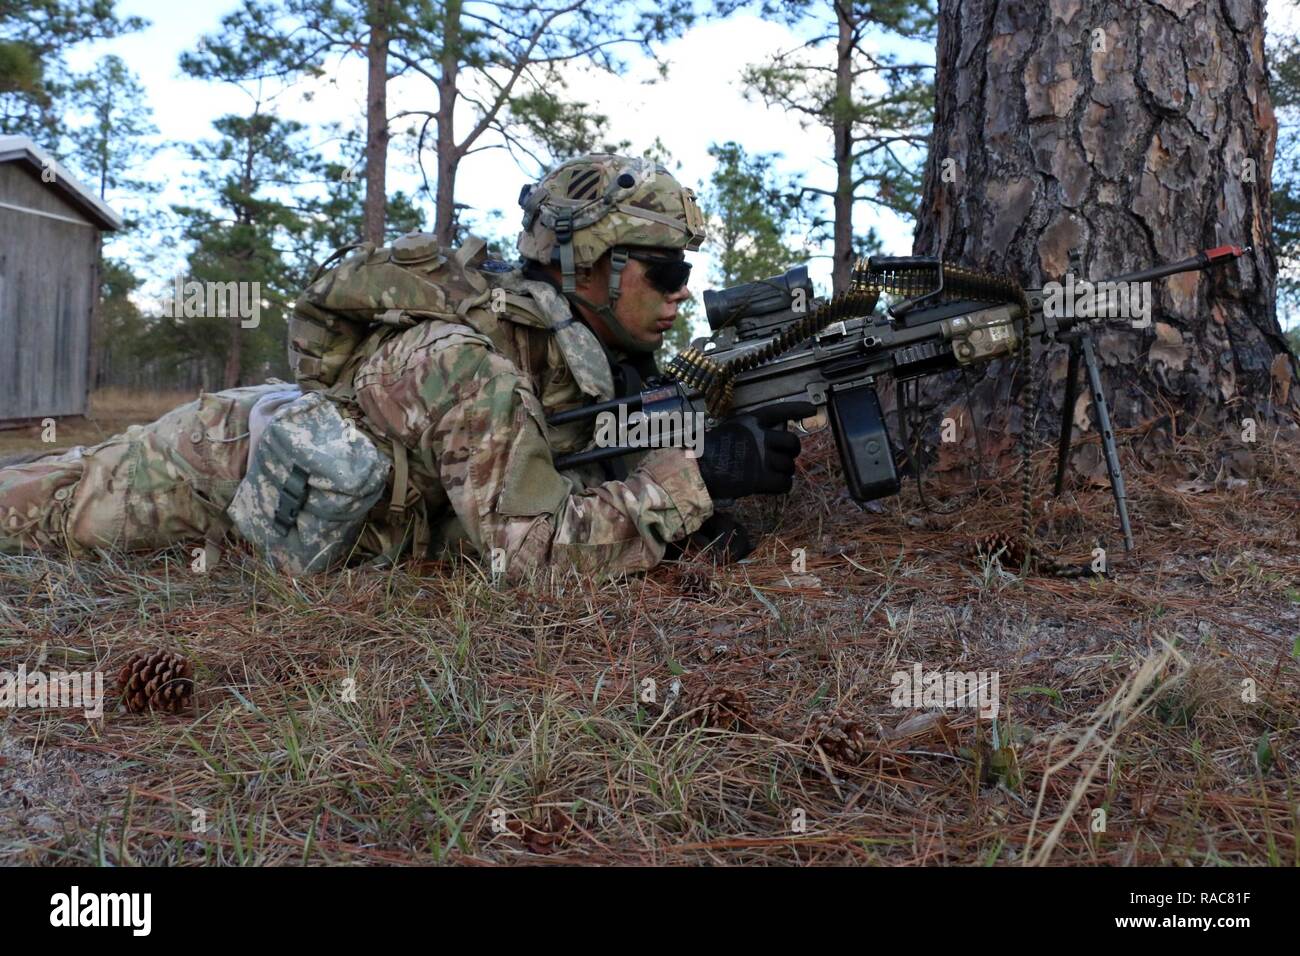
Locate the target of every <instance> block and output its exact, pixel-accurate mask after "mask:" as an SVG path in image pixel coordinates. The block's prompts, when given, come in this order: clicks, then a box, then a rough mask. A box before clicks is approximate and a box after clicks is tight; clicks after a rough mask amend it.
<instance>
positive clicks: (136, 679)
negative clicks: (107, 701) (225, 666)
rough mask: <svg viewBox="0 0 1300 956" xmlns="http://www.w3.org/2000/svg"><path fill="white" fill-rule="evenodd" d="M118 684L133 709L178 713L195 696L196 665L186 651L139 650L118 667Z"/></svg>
mask: <svg viewBox="0 0 1300 956" xmlns="http://www.w3.org/2000/svg"><path fill="white" fill-rule="evenodd" d="M117 684H118V687H119V688H120V689H121V694H122V702H123V703H124V704H125V705H126V709H127V711H128V712H129V713H132V714H138V713H142V712H143V711H146V710H160V711H163V712H164V713H168V714H174V713H177V712H178V711H181V710H183V709H184V708H186V707H188V706H189V703H190V698H192V697H193V696H194V665H193V664H191V663H190V662H189V661H187V660H186V659H185V657H184V655H182V654H176V653H169V652H167V651H153V652H145V653H141V654H136V655H135V656H134V657H132V658H131V659H130V660H129V661H127V663H126V664H125V665H124V666H123V667H122V669H121V670H120V671H118V673H117Z"/></svg>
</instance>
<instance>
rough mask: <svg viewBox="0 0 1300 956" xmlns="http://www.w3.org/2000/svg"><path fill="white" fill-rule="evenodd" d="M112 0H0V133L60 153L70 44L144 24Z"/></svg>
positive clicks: (72, 77)
mask: <svg viewBox="0 0 1300 956" xmlns="http://www.w3.org/2000/svg"><path fill="white" fill-rule="evenodd" d="M115 7H116V3H115V2H114V0H0V135H4V134H12V133H23V134H26V135H28V136H31V137H33V138H34V139H35V140H36V141H37V142H38V143H39V144H40V145H41V146H43V147H45V148H46V149H48V150H49V151H50V152H52V153H54V154H55V155H59V156H61V155H62V147H63V146H64V145H65V144H64V142H63V137H64V133H65V131H66V129H65V126H64V123H63V113H64V107H65V98H66V97H67V95H68V93H69V91H70V90H71V89H72V88H73V86H74V84H75V82H76V79H77V78H76V76H75V75H74V74H73V73H72V72H71V71H70V70H69V69H68V66H67V61H66V56H67V51H68V49H69V48H70V47H73V46H76V45H77V44H78V43H84V42H87V41H90V40H103V39H108V38H111V37H115V36H120V35H122V34H124V33H130V32H132V31H135V30H140V29H143V28H144V27H145V26H146V25H147V22H146V21H145V20H143V19H142V18H140V17H134V16H130V17H120V16H118V14H117V12H116V10H115Z"/></svg>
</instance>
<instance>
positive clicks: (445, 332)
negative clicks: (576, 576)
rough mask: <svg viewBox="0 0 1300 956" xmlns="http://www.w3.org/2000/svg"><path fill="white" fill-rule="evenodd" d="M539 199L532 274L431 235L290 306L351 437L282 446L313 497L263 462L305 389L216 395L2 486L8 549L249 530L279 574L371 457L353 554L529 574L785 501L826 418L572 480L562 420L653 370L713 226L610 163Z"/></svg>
mask: <svg viewBox="0 0 1300 956" xmlns="http://www.w3.org/2000/svg"><path fill="white" fill-rule="evenodd" d="M520 204H521V205H522V206H523V209H524V217H523V222H524V230H523V232H522V233H521V234H520V236H519V243H518V248H519V252H520V254H521V255H522V257H523V260H524V262H523V264H522V266H521V267H517V268H511V267H510V266H508V265H506V264H504V263H496V262H492V261H490V260H487V259H486V257H485V256H484V255H483V243H482V241H481V240H477V239H473V238H471V240H470V241H469V242H467V243H466V245H465V246H463V247H462V248H461V249H459V250H457V251H456V252H455V253H447V252H446V251H445V250H440V249H439V248H438V247H437V245H436V244H435V243H434V242H433V241H432V237H430V236H426V235H422V234H412V235H409V236H405V237H403V238H402V239H400V240H398V241H397V242H396V243H394V244H393V245H392V246H391V247H385V248H383V249H378V250H376V249H374V248H373V247H371V246H362V247H361V248H360V249H358V250H356V251H355V252H353V253H352V254H351V255H350V256H348V257H347V258H346V259H345V260H344V261H343V262H342V264H341V265H339V266H338V267H336V268H335V269H333V270H331V271H328V272H326V273H325V274H323V275H321V274H319V273H318V278H317V279H316V280H315V281H314V282H313V283H312V285H311V286H310V287H309V288H308V290H307V291H306V292H305V293H304V295H303V297H302V298H300V300H299V302H298V304H297V306H296V308H295V316H294V319H293V322H292V324H291V329H290V360H291V364H292V365H293V367H294V373H295V377H296V379H297V382H298V385H299V386H301V388H302V389H304V390H306V391H308V392H309V393H311V392H319V393H321V394H322V395H323V396H325V397H326V398H328V400H329V401H328V402H321V404H323V405H326V406H328V410H329V412H330V414H335V413H336V412H337V413H338V415H340V416H341V420H346V421H347V422H348V423H350V428H351V430H352V431H351V433H349V434H347V435H342V434H340V435H331V436H326V435H322V434H319V433H317V432H315V431H313V429H314V428H316V427H317V426H315V425H313V426H311V427H308V428H306V430H302V429H299V431H298V432H294V431H289V432H287V434H289V435H290V438H289V439H288V440H287V441H286V442H285V443H283V444H284V447H287V448H288V449H289V451H288V452H287V453H288V454H289V456H290V458H293V457H294V456H295V455H297V459H296V461H299V462H301V463H302V467H301V468H300V469H298V470H299V471H301V474H300V475H298V476H297V477H298V478H300V479H301V481H299V482H298V483H297V484H296V485H295V484H294V482H293V481H292V480H285V479H284V478H283V475H284V474H285V472H284V471H283V470H281V471H268V470H267V469H269V468H270V467H271V466H270V465H266V467H265V468H264V467H263V465H264V464H265V463H264V462H262V461H261V458H264V457H266V456H269V455H272V452H271V451H267V449H269V448H271V446H272V445H273V444H275V443H274V442H272V441H270V440H269V436H270V430H271V429H273V428H274V427H276V422H277V421H278V420H279V418H280V416H278V415H277V410H279V409H282V408H284V407H285V406H286V404H289V405H290V406H292V405H293V404H300V402H296V400H297V399H298V396H299V391H298V389H297V388H292V389H288V388H286V387H285V386H284V385H282V384H269V385H263V386H255V387H247V388H236V389H231V390H227V391H224V392H218V393H205V394H202V395H201V396H200V397H199V399H198V401H196V402H192V403H190V404H188V405H185V406H182V407H180V408H177V409H175V410H174V411H172V412H170V413H168V414H167V415H165V416H163V417H162V418H161V419H159V420H158V421H156V422H153V423H151V424H149V425H143V426H132V427H131V428H129V429H128V430H127V431H126V432H125V433H123V434H121V435H116V436H114V437H113V438H110V439H109V440H107V441H105V442H102V443H101V444H99V445H96V446H94V447H91V448H75V449H73V450H71V451H69V452H66V453H64V454H61V455H57V456H49V457H45V458H41V459H39V460H37V461H34V462H30V463H26V464H19V465H15V466H12V467H8V468H4V469H0V551H6V552H15V551H21V550H30V549H57V550H60V551H65V552H66V553H68V554H70V555H72V556H83V555H87V554H90V553H93V551H94V550H95V549H98V548H116V549H121V550H129V551H139V550H151V549H156V548H161V547H166V546H168V545H172V544H176V543H180V542H203V541H205V540H207V541H216V540H220V539H222V538H223V537H225V536H226V535H227V534H229V533H230V532H231V531H232V523H233V524H234V526H235V527H237V528H238V529H239V531H240V532H241V533H242V536H243V537H245V538H246V539H248V540H249V541H250V542H253V543H255V544H258V545H259V546H262V545H266V546H267V547H265V548H264V549H263V550H264V551H267V552H270V553H271V554H270V556H272V557H277V558H278V557H279V556H278V555H276V554H275V552H276V550H277V549H276V540H277V536H280V537H283V536H284V535H285V534H286V532H288V533H289V535H290V537H294V536H296V535H298V534H299V533H301V534H302V536H303V537H304V538H305V537H306V536H307V533H306V531H305V525H304V524H303V522H304V520H305V516H306V514H307V513H312V514H320V513H322V512H321V509H320V507H319V506H318V507H317V508H316V509H315V511H313V507H312V502H313V499H314V498H315V499H319V501H325V500H327V499H329V498H330V494H329V493H328V492H327V489H329V488H335V489H337V488H339V487H341V486H340V485H339V484H338V483H337V482H335V483H334V484H331V483H330V480H331V478H332V477H333V476H329V475H326V476H324V477H322V475H321V473H322V472H329V471H331V468H330V462H336V463H339V464H343V463H344V460H345V459H348V460H352V459H356V458H357V456H356V455H355V454H354V452H356V451H357V450H358V449H360V448H361V447H362V446H363V445H364V446H365V447H370V446H373V448H374V449H377V450H378V452H379V455H378V456H376V457H377V460H382V462H383V468H384V471H385V473H387V478H386V481H385V483H384V484H385V488H386V490H387V495H385V496H384V498H385V499H386V500H381V501H379V502H378V503H376V504H374V506H373V507H370V502H371V500H372V499H366V500H365V501H364V502H362V503H363V504H364V505H365V506H366V507H365V508H364V511H365V514H364V521H362V522H361V523H359V524H358V527H357V529H356V530H355V533H351V534H349V535H348V539H347V540H346V541H344V542H342V544H344V545H346V547H344V548H343V549H342V550H343V551H348V552H350V553H351V554H352V555H353V556H355V555H357V554H361V555H367V556H376V555H383V556H386V557H388V558H390V559H395V558H396V557H398V556H399V555H401V554H405V553H410V552H412V551H413V552H414V553H415V554H420V555H423V554H430V555H434V556H439V555H443V554H446V553H448V552H454V551H456V550H459V549H460V548H462V547H464V546H468V547H469V548H472V549H473V550H474V551H476V552H477V553H478V554H480V555H482V556H484V557H485V558H486V557H489V556H491V557H492V558H493V565H494V567H496V568H497V569H498V570H502V569H505V570H508V571H509V572H510V573H512V574H515V575H518V574H522V573H526V572H527V571H528V570H530V569H533V568H539V567H544V566H560V567H576V568H579V569H582V570H588V571H603V572H619V571H636V570H644V569H647V568H650V567H653V566H654V565H655V564H656V563H658V562H659V561H661V560H662V559H663V558H664V555H665V551H666V550H667V548H668V546H669V544H670V543H672V542H680V541H682V540H683V539H685V538H687V537H688V536H690V535H692V534H693V533H696V532H698V531H699V530H700V529H701V527H702V526H706V523H707V522H709V520H710V516H711V515H712V512H713V500H714V498H727V499H731V498H738V497H741V496H744V495H748V494H754V493H780V492H785V491H788V490H789V489H790V486H791V481H792V475H793V472H794V459H795V457H796V456H797V455H798V453H799V450H800V449H799V441H798V439H797V437H796V436H794V435H793V434H791V433H790V432H788V431H786V430H785V428H784V422H785V420H787V419H792V418H799V417H803V416H804V415H807V414H811V407H804V406H798V407H796V406H791V407H790V408H789V409H784V410H779V411H778V412H776V413H775V414H773V415H770V416H768V417H766V418H764V420H763V421H761V422H760V421H755V420H754V419H752V418H741V419H736V420H733V421H729V422H726V423H723V424H722V425H721V426H720V427H719V428H717V429H715V430H714V431H711V432H709V433H708V435H707V436H706V438H705V440H704V442H703V449H702V451H701V454H700V455H699V457H698V458H693V457H691V455H690V454H688V452H687V450H686V449H684V448H658V449H653V450H650V451H647V452H645V453H644V454H641V455H640V456H639V458H638V459H635V460H632V461H631V462H630V465H631V467H630V468H628V467H627V465H626V464H624V465H620V464H618V463H615V464H602V465H588V466H585V467H584V468H580V469H573V470H567V471H565V472H564V473H560V472H558V471H556V469H555V467H554V464H553V459H554V458H555V457H556V456H558V455H560V454H563V453H566V452H570V451H576V450H580V449H582V448H584V447H588V446H589V444H590V442H591V438H592V424H591V422H590V421H587V422H577V423H572V424H570V425H565V426H560V427H551V426H548V424H547V422H546V418H547V416H548V415H550V414H552V413H554V412H556V411H562V410H565V409H568V408H573V407H576V406H578V405H582V404H584V403H587V402H591V401H600V400H608V399H610V398H613V397H614V396H616V395H618V394H627V393H629V392H634V391H635V390H637V389H639V388H640V387H641V386H642V383H643V382H644V380H645V379H647V378H650V377H651V376H653V375H654V374H657V370H655V368H654V362H653V357H652V354H651V353H652V352H653V351H654V350H655V349H656V348H658V346H659V345H660V344H661V343H662V340H663V334H664V332H666V331H667V330H668V329H669V328H670V327H671V326H672V324H673V322H674V321H675V320H676V317H677V308H678V305H679V304H680V303H681V302H682V301H684V300H686V299H687V298H689V295H690V294H689V292H688V291H687V289H686V281H687V278H688V276H689V272H690V264H689V263H687V262H686V261H685V256H684V253H685V251H687V250H692V251H693V250H696V249H698V248H699V246H700V244H701V243H702V242H703V240H704V238H705V236H704V228H703V221H702V217H701V216H700V213H699V210H698V208H697V207H696V204H695V197H694V194H693V193H692V191H691V190H689V189H686V188H684V187H682V186H681V184H680V183H678V182H677V181H676V180H675V179H674V178H673V177H672V176H671V175H670V174H669V173H668V172H667V171H666V170H665V169H664V168H663V167H662V166H658V165H656V164H654V163H652V162H649V161H644V160H636V159H628V158H625V157H619V156H613V155H608V154H597V155H591V156H585V157H582V158H580V159H576V160H573V161H570V162H567V163H565V164H563V165H561V166H560V167H558V168H557V169H555V170H554V171H552V172H551V173H550V174H548V175H547V176H546V177H544V178H543V179H542V180H541V182H539V183H538V184H536V185H535V186H532V187H529V188H526V189H525V191H524V194H523V195H521V197H520ZM439 283H441V284H439ZM358 316H362V317H363V319H358ZM304 421H305V419H304ZM263 432H265V434H263ZM358 436H360V437H358ZM357 441H359V442H361V445H358V444H348V443H349V442H357ZM367 443H368V444H367ZM295 449H296V451H295ZM253 451H255V452H256V453H255V454H253V457H252V459H251V461H252V466H251V467H252V470H253V472H254V473H252V474H249V475H248V476H247V477H248V480H245V477H246V475H245V473H246V471H249V470H250V452H253ZM331 456H332V457H331ZM322 462H324V463H325V464H323V465H322ZM287 464H288V465H290V466H293V465H294V462H293V461H288V462H287ZM264 472H265V474H264ZM271 474H274V475H275V476H277V477H274V478H267V477H266V476H267V475H271ZM255 479H256V480H255ZM241 482H242V485H241ZM291 486H292V487H291ZM259 491H261V492H265V493H264V494H259V493H258V492H259ZM237 493H238V494H237ZM295 495H296V497H294V496H295ZM376 497H378V490H376ZM286 501H288V504H287V505H286ZM319 501H318V505H319ZM324 527H331V526H330V525H328V524H326V525H324ZM706 530H708V528H706ZM713 530H714V531H715V532H716V531H723V530H726V525H725V524H724V523H719V522H718V521H717V520H716V519H715V520H714V522H713ZM329 533H332V532H327V533H326V535H327V536H328V534H329ZM340 533H342V532H340ZM339 543H340V542H335V543H334V545H333V546H331V547H332V551H331V553H334V552H338V551H339V550H340V549H339V547H338V545H339ZM316 544H317V545H322V542H320V541H317V542H316ZM325 544H328V542H325ZM322 550H323V547H322ZM319 554H320V551H319V550H318V552H317V556H318V557H319ZM276 563H277V564H278V565H279V566H281V567H286V568H288V569H290V570H295V569H303V568H306V569H308V570H317V569H319V566H320V562H316V563H314V564H313V563H312V562H311V560H310V559H307V560H306V561H300V562H295V561H293V560H289V559H285V560H278V559H277V560H276ZM330 563H333V561H332V559H331V562H330Z"/></svg>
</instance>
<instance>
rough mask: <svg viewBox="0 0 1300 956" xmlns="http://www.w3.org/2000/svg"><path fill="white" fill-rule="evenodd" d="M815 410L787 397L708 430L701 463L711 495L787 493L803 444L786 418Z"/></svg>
mask: <svg viewBox="0 0 1300 956" xmlns="http://www.w3.org/2000/svg"><path fill="white" fill-rule="evenodd" d="M816 411H817V408H816V406H814V405H812V404H810V403H808V402H784V403H782V404H780V405H771V406H769V407H767V408H764V409H761V410H760V411H758V412H756V413H755V414H752V415H738V416H736V417H735V418H730V419H728V420H727V421H725V422H723V423H722V424H720V425H719V426H718V427H717V428H715V429H713V430H712V431H710V432H707V433H706V434H705V436H704V450H703V452H702V453H701V454H700V457H699V466H700V477H701V478H703V479H704V485H705V487H707V488H708V489H709V494H710V495H711V496H712V497H713V498H715V499H716V498H743V497H744V496H746V495H777V494H784V493H786V492H788V491H789V490H790V488H791V487H792V486H793V485H794V460H795V458H797V457H798V455H799V451H800V450H801V447H802V446H801V445H800V443H799V436H798V435H796V434H794V433H793V432H790V431H787V430H786V428H785V423H786V422H788V421H791V420H795V421H797V420H799V419H803V418H809V417H811V416H812V415H814V414H815V413H816Z"/></svg>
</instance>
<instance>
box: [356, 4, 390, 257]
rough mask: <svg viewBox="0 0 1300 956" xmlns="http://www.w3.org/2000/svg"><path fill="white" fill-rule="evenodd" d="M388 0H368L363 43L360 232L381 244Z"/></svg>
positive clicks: (384, 163) (383, 196) (384, 191)
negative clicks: (363, 177) (366, 33)
mask: <svg viewBox="0 0 1300 956" xmlns="http://www.w3.org/2000/svg"><path fill="white" fill-rule="evenodd" d="M388 37H389V0H370V39H369V42H368V43H367V45H366V63H367V74H366V200H365V206H364V211H363V213H362V217H363V222H362V231H363V232H364V233H365V239H366V241H367V242H373V243H374V244H375V245H383V242H384V210H385V205H386V201H387V197H386V189H387V184H386V176H387V171H388V138H389V137H388Z"/></svg>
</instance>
